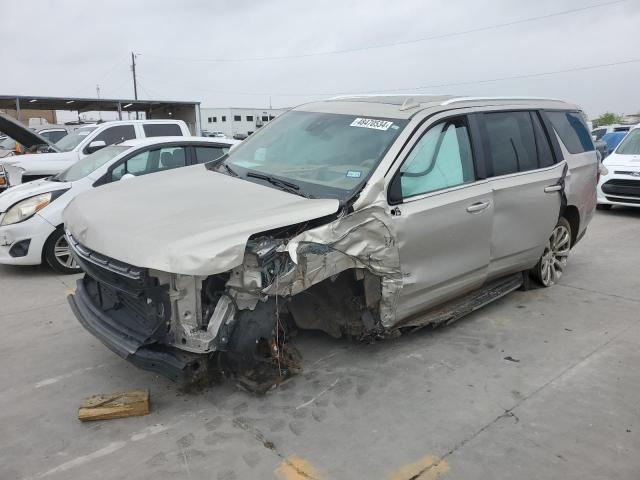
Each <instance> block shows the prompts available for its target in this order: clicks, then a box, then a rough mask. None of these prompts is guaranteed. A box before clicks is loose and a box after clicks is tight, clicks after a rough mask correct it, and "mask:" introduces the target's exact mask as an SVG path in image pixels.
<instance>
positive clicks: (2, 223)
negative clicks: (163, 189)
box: [0, 137, 238, 273]
mask: <svg viewBox="0 0 640 480" xmlns="http://www.w3.org/2000/svg"><path fill="white" fill-rule="evenodd" d="M236 143H238V142H236V141H234V140H227V139H208V138H201V137H189V138H185V137H155V138H141V139H135V140H127V141H125V142H123V143H120V144H118V145H110V146H108V147H105V148H103V149H101V150H98V151H97V152H95V153H92V154H90V155H87V156H86V157H84V158H83V159H82V160H79V161H77V162H75V163H74V164H73V165H72V166H70V167H69V168H67V169H66V170H64V171H63V172H61V173H59V174H57V175H55V176H53V177H50V178H48V179H41V180H35V181H33V182H29V183H24V184H22V185H18V186H16V187H13V188H11V189H10V190H8V191H7V192H5V193H3V194H2V195H0V264H11V265H38V264H40V263H42V262H43V261H44V262H46V263H48V264H49V265H50V266H51V267H52V268H53V269H54V270H56V271H58V272H61V273H75V272H78V271H79V269H78V266H77V264H76V262H75V260H74V258H73V256H72V255H71V252H70V251H69V246H68V244H67V240H66V239H65V237H64V229H63V227H62V211H63V210H64V208H65V207H66V206H67V204H68V203H69V202H70V201H71V200H72V199H74V198H75V197H76V196H78V195H79V194H80V193H82V192H85V191H87V190H92V189H94V188H96V187H98V186H101V185H106V184H109V183H112V182H116V181H118V180H121V179H127V178H131V177H134V176H135V177H138V176H141V175H146V174H149V173H154V172H161V171H165V170H171V169H174V168H179V167H185V166H188V165H195V164H198V163H204V162H208V161H211V160H214V159H216V158H218V157H220V156H222V155H225V154H226V153H227V152H228V150H229V148H231V147H232V146H233V145H234V144H236ZM131 183H132V184H135V183H137V181H133V180H131ZM136 192H137V195H138V196H139V199H138V200H137V201H143V198H144V188H140V189H136Z"/></svg>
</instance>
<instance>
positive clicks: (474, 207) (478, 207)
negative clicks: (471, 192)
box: [467, 202, 489, 213]
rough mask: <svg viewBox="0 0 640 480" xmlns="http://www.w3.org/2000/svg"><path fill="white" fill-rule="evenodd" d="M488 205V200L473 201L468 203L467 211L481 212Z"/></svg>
mask: <svg viewBox="0 0 640 480" xmlns="http://www.w3.org/2000/svg"><path fill="white" fill-rule="evenodd" d="M488 206H489V202H477V203H473V204H471V205H469V206H468V207H467V212H469V213H475V212H481V211H482V210H484V209H485V208H487V207H488Z"/></svg>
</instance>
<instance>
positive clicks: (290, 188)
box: [247, 172, 313, 198]
mask: <svg viewBox="0 0 640 480" xmlns="http://www.w3.org/2000/svg"><path fill="white" fill-rule="evenodd" d="M247 177H253V178H259V179H260V180H265V181H267V182H269V183H270V184H271V185H273V186H276V187H279V188H280V189H282V190H284V191H286V192H289V193H293V194H295V195H300V196H302V197H306V198H313V196H311V195H309V194H308V193H304V192H301V191H300V185H297V184H295V183H293V182H288V181H286V180H281V179H279V178H276V177H272V176H270V175H264V174H262V173H255V172H249V173H247Z"/></svg>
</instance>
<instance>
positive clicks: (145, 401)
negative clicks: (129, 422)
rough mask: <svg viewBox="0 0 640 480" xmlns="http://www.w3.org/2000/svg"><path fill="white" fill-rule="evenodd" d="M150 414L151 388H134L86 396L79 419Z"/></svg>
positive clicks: (103, 418)
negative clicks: (128, 390) (126, 390)
mask: <svg viewBox="0 0 640 480" xmlns="http://www.w3.org/2000/svg"><path fill="white" fill-rule="evenodd" d="M148 414H149V390H132V391H130V392H117V393H111V394H100V395H94V396H92V397H89V398H85V399H84V400H83V401H82V405H80V408H79V409H78V419H79V420H80V421H82V422H88V421H91V420H110V419H112V418H123V417H134V416H139V415H148Z"/></svg>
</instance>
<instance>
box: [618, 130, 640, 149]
mask: <svg viewBox="0 0 640 480" xmlns="http://www.w3.org/2000/svg"><path fill="white" fill-rule="evenodd" d="M616 153H618V154H620V155H640V128H634V129H633V130H631V131H630V132H629V133H628V134H627V136H626V137H624V140H623V141H622V142H620V145H618V148H617V150H616Z"/></svg>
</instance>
